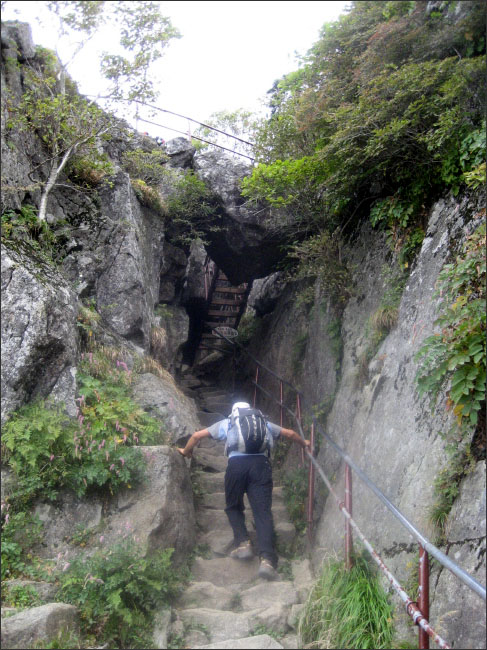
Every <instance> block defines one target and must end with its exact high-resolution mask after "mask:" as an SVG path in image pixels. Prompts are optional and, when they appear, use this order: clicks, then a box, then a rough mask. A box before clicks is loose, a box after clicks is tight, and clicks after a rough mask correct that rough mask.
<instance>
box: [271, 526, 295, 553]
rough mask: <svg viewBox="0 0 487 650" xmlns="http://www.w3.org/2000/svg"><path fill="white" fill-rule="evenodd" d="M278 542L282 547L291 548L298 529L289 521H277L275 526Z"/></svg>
mask: <svg viewBox="0 0 487 650" xmlns="http://www.w3.org/2000/svg"><path fill="white" fill-rule="evenodd" d="M274 529H275V531H276V536H277V542H278V544H280V545H282V546H287V547H289V546H291V545H292V544H293V542H294V540H295V538H296V528H294V526H293V524H291V523H289V522H287V521H277V522H276V523H275V524H274Z"/></svg>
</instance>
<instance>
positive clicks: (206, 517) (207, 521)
mask: <svg viewBox="0 0 487 650" xmlns="http://www.w3.org/2000/svg"><path fill="white" fill-rule="evenodd" d="M196 523H197V524H198V526H199V527H200V529H201V530H202V531H203V533H209V532H210V531H212V530H216V531H220V532H222V531H224V530H226V529H227V528H228V529H230V524H229V523H228V517H227V515H226V514H225V512H224V510H210V509H209V508H199V509H198V510H197V512H196Z"/></svg>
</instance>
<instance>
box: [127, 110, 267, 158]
mask: <svg viewBox="0 0 487 650" xmlns="http://www.w3.org/2000/svg"><path fill="white" fill-rule="evenodd" d="M138 120H139V122H146V123H147V124H152V125H153V126H159V127H161V128H162V129H168V130H169V131H174V132H175V133H182V134H183V135H188V134H187V133H186V132H185V131H179V130H178V129H173V128H172V127H169V126H164V124H158V123H157V122H151V120H145V119H144V118H142V117H139V118H138ZM191 138H194V139H195V140H200V141H201V142H205V143H206V144H211V145H212V146H213V147H218V148H219V149H224V150H225V151H230V153H233V154H235V155H236V156H242V157H243V158H248V159H249V160H251V161H252V162H254V161H255V158H252V156H247V154H245V153H239V152H238V151H234V150H233V149H229V148H228V147H224V146H223V145H221V144H215V143H214V142H210V141H209V140H205V139H204V138H200V137H199V136H197V135H191Z"/></svg>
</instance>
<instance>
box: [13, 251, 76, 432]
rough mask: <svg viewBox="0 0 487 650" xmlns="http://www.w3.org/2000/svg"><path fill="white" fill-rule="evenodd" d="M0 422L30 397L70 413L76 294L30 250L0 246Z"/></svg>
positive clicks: (73, 380) (72, 412) (73, 407)
mask: <svg viewBox="0 0 487 650" xmlns="http://www.w3.org/2000/svg"><path fill="white" fill-rule="evenodd" d="M1 273H2V323H1V332H2V374H1V386H2V410H1V413H2V423H3V422H4V421H5V419H6V418H7V416H8V415H9V413H11V412H12V411H13V410H15V409H16V408H18V407H19V406H21V405H22V404H24V403H25V402H27V401H29V400H31V399H33V398H35V397H47V396H48V395H50V394H51V395H52V396H53V397H54V398H55V399H56V400H58V401H63V402H64V403H65V404H66V407H67V409H68V412H70V413H71V414H75V412H76V409H75V403H74V398H75V390H76V382H75V365H76V353H77V328H76V318H77V313H78V308H77V299H76V295H75V294H74V292H73V291H72V289H71V288H70V286H69V284H68V283H67V282H66V280H65V279H64V278H63V277H62V276H61V275H60V274H59V273H58V272H57V271H56V270H55V269H54V268H53V267H52V266H50V265H49V264H47V263H46V262H44V261H43V260H42V259H41V258H40V257H39V256H38V255H37V254H36V253H35V251H33V250H30V249H29V247H28V246H27V245H26V246H24V247H20V246H19V247H16V248H15V249H14V248H10V247H9V248H7V247H5V246H3V245H2V271H1Z"/></svg>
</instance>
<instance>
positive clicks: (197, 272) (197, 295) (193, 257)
mask: <svg viewBox="0 0 487 650" xmlns="http://www.w3.org/2000/svg"><path fill="white" fill-rule="evenodd" d="M206 258H207V253H206V250H205V247H204V246H203V244H202V243H201V242H200V241H198V240H195V241H193V242H192V243H191V248H190V254H189V258H188V263H187V266H186V274H185V277H184V285H183V294H182V298H183V304H184V305H186V306H187V307H188V308H191V307H193V306H200V307H201V306H203V305H204V304H205V302H206V286H205V263H206Z"/></svg>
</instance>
